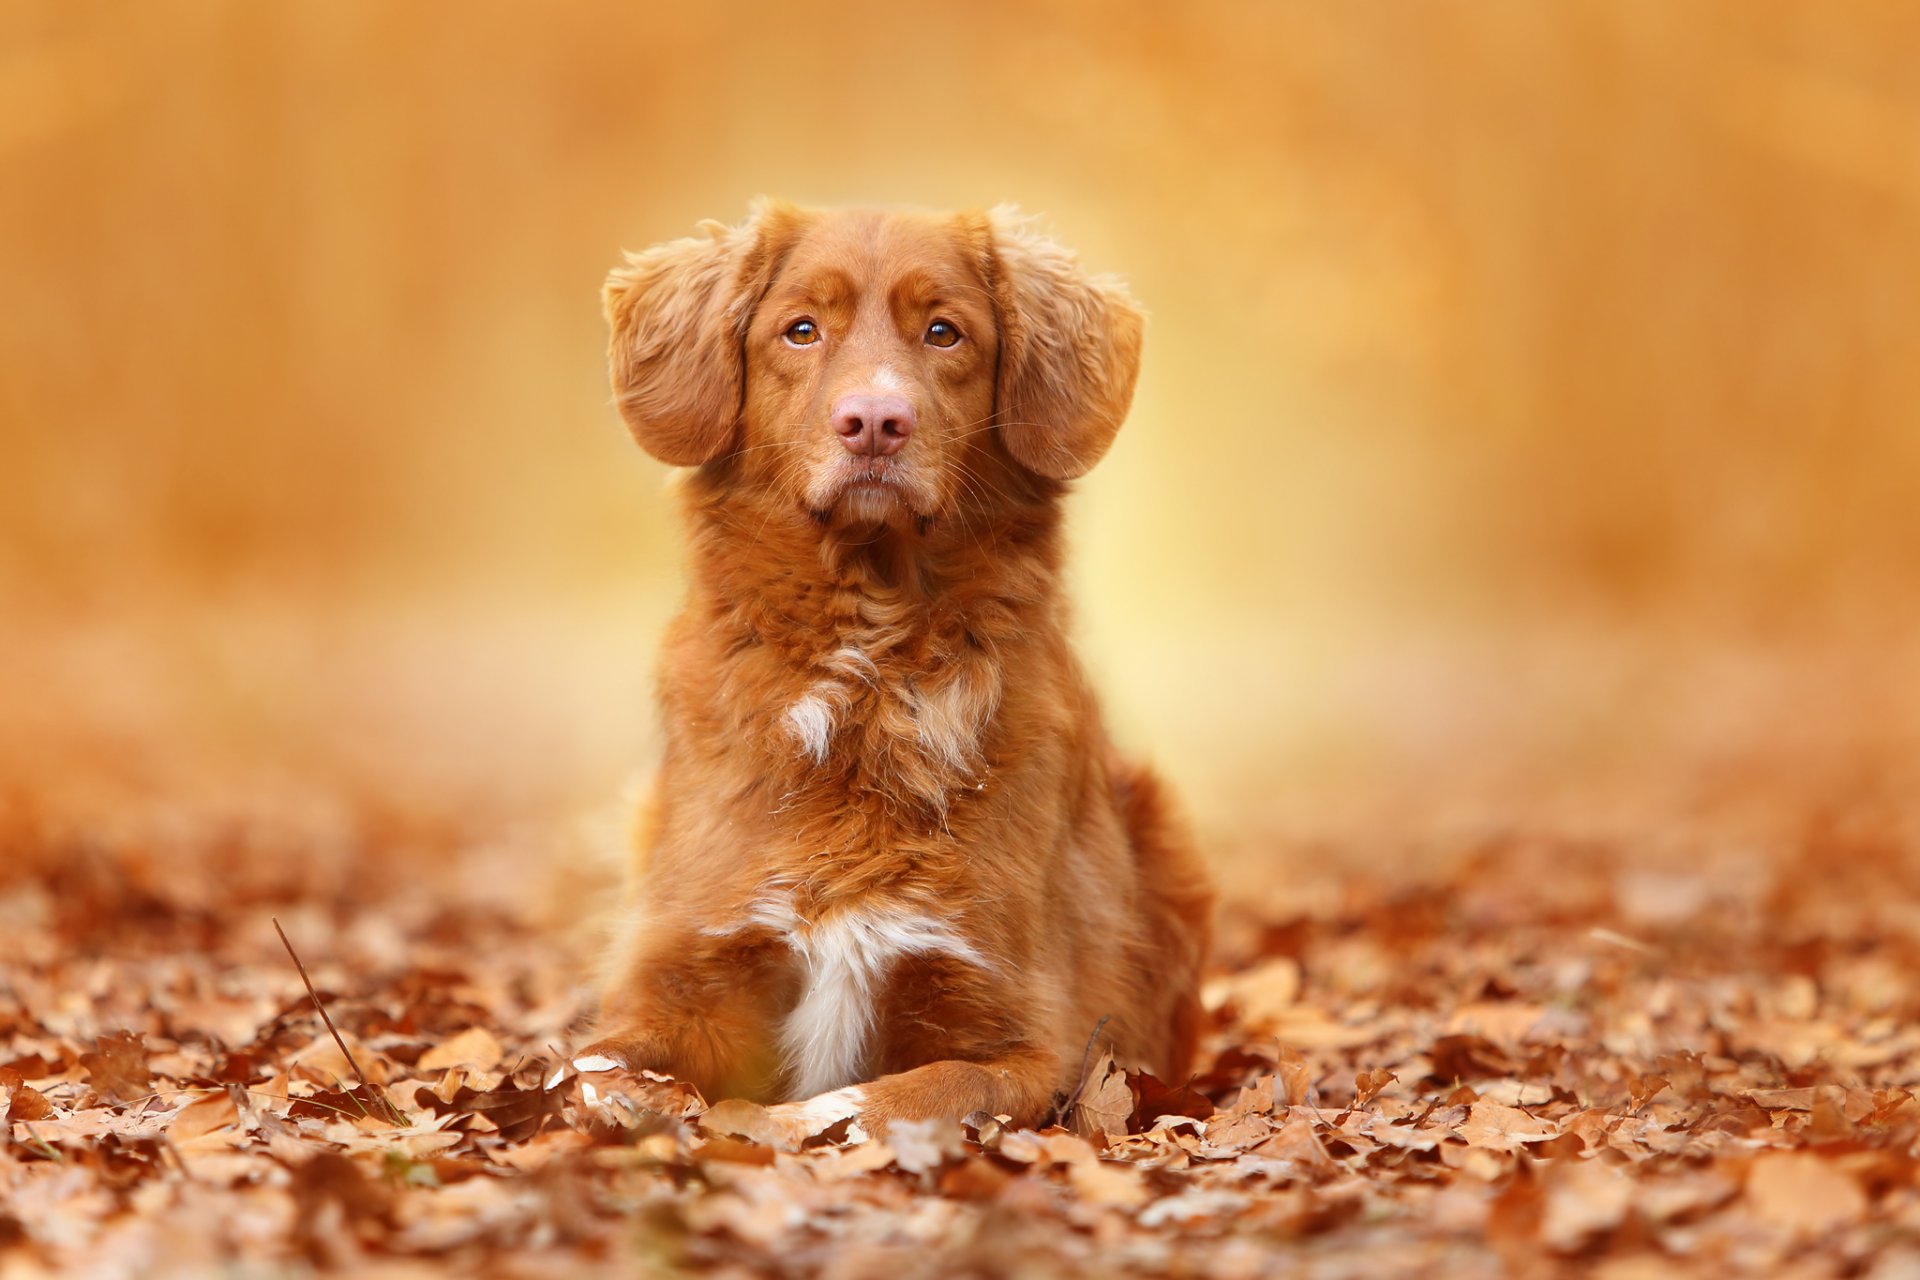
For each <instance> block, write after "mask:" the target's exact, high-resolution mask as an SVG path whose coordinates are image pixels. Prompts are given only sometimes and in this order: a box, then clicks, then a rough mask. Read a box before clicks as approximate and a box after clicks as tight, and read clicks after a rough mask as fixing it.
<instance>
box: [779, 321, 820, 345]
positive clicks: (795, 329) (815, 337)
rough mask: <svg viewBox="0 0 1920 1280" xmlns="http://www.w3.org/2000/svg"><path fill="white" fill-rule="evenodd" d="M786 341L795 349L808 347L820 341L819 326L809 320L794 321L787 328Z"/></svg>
mask: <svg viewBox="0 0 1920 1280" xmlns="http://www.w3.org/2000/svg"><path fill="white" fill-rule="evenodd" d="M787 341H788V342H791V343H792V344H793V345H794V346H796V347H810V346H812V345H813V344H814V343H816V342H818V341H820V326H819V325H817V324H815V323H814V322H813V321H811V320H795V321H794V322H793V323H792V324H790V325H788V326H787Z"/></svg>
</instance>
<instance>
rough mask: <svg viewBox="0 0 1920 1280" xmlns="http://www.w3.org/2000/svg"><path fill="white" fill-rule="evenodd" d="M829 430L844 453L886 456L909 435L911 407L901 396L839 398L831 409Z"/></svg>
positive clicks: (897, 447) (897, 448) (903, 442)
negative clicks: (836, 433)
mask: <svg viewBox="0 0 1920 1280" xmlns="http://www.w3.org/2000/svg"><path fill="white" fill-rule="evenodd" d="M833 429H834V430H835V431H836V432H838V433H839V435H840V443H841V444H844V445H845V446H847V452H849V453H853V454H859V455H861V456H864V457H876V456H877V457H882V458H885V457H888V456H889V455H891V454H896V453H898V452H900V446H901V445H904V444H905V443H906V442H907V437H908V436H910V435H912V434H913V406H912V405H910V404H908V403H907V398H906V397H905V396H869V395H851V396H841V397H840V399H839V400H837V401H835V402H834V406H833Z"/></svg>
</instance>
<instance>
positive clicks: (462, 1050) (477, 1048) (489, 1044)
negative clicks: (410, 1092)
mask: <svg viewBox="0 0 1920 1280" xmlns="http://www.w3.org/2000/svg"><path fill="white" fill-rule="evenodd" d="M500 1057H501V1049H500V1042H499V1041H498V1040H496V1039H494V1037H493V1033H492V1032H491V1031H488V1030H487V1029H486V1028H485V1027H468V1028H467V1029H466V1030H465V1031H462V1032H460V1034H458V1035H456V1036H452V1037H450V1038H448V1039H446V1040H442V1041H441V1042H440V1043H439V1044H437V1045H435V1046H434V1047H433V1048H431V1049H429V1050H427V1051H426V1052H425V1053H423V1054H421V1055H420V1061H419V1062H418V1063H416V1064H415V1065H416V1066H417V1067H418V1068H419V1069H420V1070H422V1071H445V1070H446V1069H447V1068H448V1067H474V1068H477V1069H478V1070H481V1071H491V1070H493V1068H494V1067H496V1066H498V1065H499V1063H500Z"/></svg>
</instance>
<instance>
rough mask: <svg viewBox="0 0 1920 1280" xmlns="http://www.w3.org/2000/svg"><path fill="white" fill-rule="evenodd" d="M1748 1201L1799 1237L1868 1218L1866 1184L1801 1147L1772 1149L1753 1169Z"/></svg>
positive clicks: (1757, 1212) (1821, 1233)
mask: <svg viewBox="0 0 1920 1280" xmlns="http://www.w3.org/2000/svg"><path fill="white" fill-rule="evenodd" d="M1746 1198H1747V1203H1748V1204H1749V1205H1751V1206H1752V1208H1753V1211H1754V1213H1755V1215H1756V1216H1757V1217H1759V1219H1760V1220H1761V1221H1763V1222H1766V1223H1770V1224H1772V1225H1774V1226H1776V1227H1779V1228H1780V1229H1782V1230H1784V1231H1786V1232H1788V1233H1790V1234H1792V1235H1794V1236H1797V1237H1816V1236H1824V1235H1826V1234H1828V1233H1829V1232H1832V1231H1835V1230H1837V1229H1839V1228H1840V1227H1844V1226H1850V1225H1852V1224H1853V1223H1856V1222H1858V1221H1860V1220H1861V1219H1862V1218H1864V1217H1865V1216H1866V1213H1867V1207H1868V1201H1867V1195H1866V1192H1864V1191H1862V1190H1861V1189H1860V1184H1859V1183H1857V1182H1855V1181H1854V1180H1853V1179H1852V1178H1851V1177H1849V1176H1848V1175H1847V1174H1846V1173H1844V1172H1843V1171H1842V1170H1841V1169H1840V1168H1839V1167H1838V1166H1837V1165H1836V1164H1835V1163H1834V1162H1833V1161H1831V1160H1827V1159H1823V1158H1822V1157H1820V1156H1817V1155H1812V1154H1810V1153H1806V1152H1799V1151H1769V1152H1766V1153H1764V1154H1762V1155H1759V1156H1756V1157H1754V1161H1753V1164H1752V1166H1751V1167H1750V1168H1749V1169H1748V1171H1747V1193H1746Z"/></svg>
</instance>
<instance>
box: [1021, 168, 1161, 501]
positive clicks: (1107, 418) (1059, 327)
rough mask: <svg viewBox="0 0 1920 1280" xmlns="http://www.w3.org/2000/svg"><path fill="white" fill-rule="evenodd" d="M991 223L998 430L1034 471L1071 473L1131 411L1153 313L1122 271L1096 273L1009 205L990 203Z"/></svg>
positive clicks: (1098, 451)
mask: <svg viewBox="0 0 1920 1280" xmlns="http://www.w3.org/2000/svg"><path fill="white" fill-rule="evenodd" d="M987 225H988V229H989V231H990V233H991V236H992V241H993V252H992V257H991V260H990V262H989V264H988V270H989V272H990V273H991V276H992V280H993V297H994V307H995V310H996V311H998V313H999V320H1000V376H999V383H998V386H997V387H996V388H995V392H994V414H995V421H996V422H997V423H998V425H999V430H1000V437H1001V439H1002V440H1004V441H1005V442H1006V446H1007V451H1008V452H1009V453H1011V454H1012V455H1013V456H1014V458H1015V460H1016V461H1018V462H1019V463H1020V464H1021V465H1022V466H1024V467H1026V468H1027V469H1028V470H1029V471H1035V472H1038V473H1039V474H1040V475H1043V476H1049V477H1051V478H1053V479H1055V480H1071V479H1072V478H1073V477H1075V476H1078V475H1083V474H1085V473H1086V472H1087V471H1088V470H1090V469H1091V468H1092V466H1093V464H1094V463H1096V462H1098V461H1100V457H1101V455H1102V454H1104V453H1106V451H1107V446H1109V445H1111V444H1112V443H1113V438H1114V436H1115V435H1117V434H1118V433H1119V431H1120V423H1121V422H1122V421H1123V420H1125V418H1126V416H1127V406H1128V405H1130V404H1131V403H1132V402H1133V382H1134V378H1135V376H1136V375H1137V374H1138V373H1139V371H1140V335H1141V330H1142V329H1143V328H1145V325H1146V317H1145V316H1144V315H1143V314H1142V312H1141V310H1140V308H1139V306H1138V304H1136V303H1135V302H1134V300H1133V298H1132V297H1131V296H1130V295H1129V294H1128V293H1127V290H1126V286H1124V285H1123V284H1121V283H1120V281H1119V280H1118V279H1117V278H1115V277H1113V276H1094V275H1088V274H1087V273H1086V272H1085V271H1084V270H1082V269H1081V267H1080V264H1079V262H1078V261H1077V260H1076V259H1075V258H1074V256H1073V254H1072V253H1071V252H1070V251H1068V250H1067V249H1064V248H1062V247H1061V246H1060V245H1058V244H1056V243H1055V242H1054V241H1052V240H1050V239H1048V238H1047V237H1045V236H1043V235H1041V234H1040V233H1039V232H1037V231H1035V230H1034V229H1033V225H1032V221H1031V220H1030V219H1028V218H1026V217H1024V216H1023V215H1021V214H1020V213H1018V212H1017V211H1016V210H1014V209H1012V208H1011V207H1009V206H1006V205H1001V206H1000V207H998V208H996V209H994V210H992V211H991V212H990V213H989V214H988V215H987Z"/></svg>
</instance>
